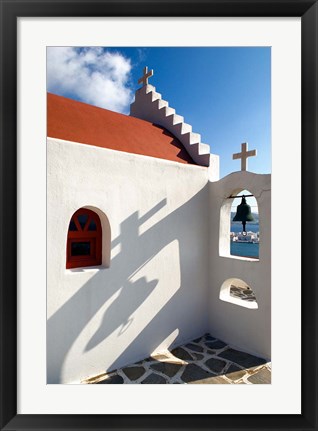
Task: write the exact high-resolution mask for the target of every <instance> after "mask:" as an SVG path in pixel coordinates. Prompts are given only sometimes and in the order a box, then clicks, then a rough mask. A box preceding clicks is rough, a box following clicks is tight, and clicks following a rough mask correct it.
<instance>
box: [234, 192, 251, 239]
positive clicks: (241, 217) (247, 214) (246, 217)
mask: <svg viewBox="0 0 318 431" xmlns="http://www.w3.org/2000/svg"><path fill="white" fill-rule="evenodd" d="M253 220H254V217H253V216H252V212H251V207H250V206H249V205H248V204H247V203H246V199H245V196H244V195H243V196H242V202H241V203H240V204H239V205H238V206H237V208H236V214H235V216H234V218H233V221H241V222H242V225H243V235H246V230H245V225H246V222H247V221H253Z"/></svg>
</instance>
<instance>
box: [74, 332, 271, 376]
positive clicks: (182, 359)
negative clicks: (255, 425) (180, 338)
mask: <svg viewBox="0 0 318 431" xmlns="http://www.w3.org/2000/svg"><path fill="white" fill-rule="evenodd" d="M82 383H90V384H92V383H97V384H139V383H141V384H192V383H196V384H198V383H200V384H270V383H271V363H270V362H267V361H266V360H265V359H263V358H259V357H256V356H253V355H250V354H248V353H245V352H241V351H239V350H236V349H233V348H232V347H230V346H229V345H227V344H225V343H224V342H223V341H221V340H218V339H216V338H214V337H212V336H211V335H209V334H205V335H203V336H202V337H200V338H197V339H195V340H193V341H191V342H189V343H188V344H185V345H184V346H181V347H177V348H175V349H173V350H171V352H170V351H168V350H165V351H161V352H159V353H156V354H154V355H153V356H151V357H149V358H146V359H144V360H142V361H139V362H137V363H135V364H132V365H129V366H127V367H124V368H121V369H118V370H115V371H113V372H111V373H105V374H103V375H100V376H96V377H94V378H91V379H88V380H86V381H84V382H82Z"/></svg>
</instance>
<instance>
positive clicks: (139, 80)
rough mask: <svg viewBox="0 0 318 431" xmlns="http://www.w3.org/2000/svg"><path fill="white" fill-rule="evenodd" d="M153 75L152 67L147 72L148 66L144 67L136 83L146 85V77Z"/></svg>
mask: <svg viewBox="0 0 318 431" xmlns="http://www.w3.org/2000/svg"><path fill="white" fill-rule="evenodd" d="M151 76H153V69H151V70H150V71H149V72H148V66H145V67H144V74H143V76H142V77H141V78H139V79H138V84H141V83H142V84H143V86H145V85H148V79H149V78H150V77H151Z"/></svg>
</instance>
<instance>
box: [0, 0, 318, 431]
mask: <svg viewBox="0 0 318 431" xmlns="http://www.w3.org/2000/svg"><path fill="white" fill-rule="evenodd" d="M0 7H1V9H0V14H1V24H0V27H1V57H0V64H1V87H0V94H1V106H0V113H1V123H0V124H1V128H0V130H1V147H0V148H1V154H0V160H1V177H0V178H1V196H0V208H1V222H0V232H1V243H0V246H1V249H0V258H1V313H0V319H1V364H0V366H1V371H0V372H1V375H0V377H1V382H0V391H1V392H0V396H1V405H0V408H1V418H0V425H1V430H26V429H28V430H62V429H63V430H119V429H120V430H142V429H147V430H157V431H159V430H177V429H182V430H200V429H211V430H224V429H226V430H245V429H262V430H278V429H280V430H283V429H284V430H285V429H286V430H296V429H297V430H317V429H318V420H317V417H318V415H317V405H318V398H317V375H318V373H317V371H318V369H317V364H318V358H317V341H318V334H317V317H316V316H317V312H318V307H317V287H318V286H317V268H318V265H317V240H318V238H317V204H318V196H317V184H318V178H317V173H318V171H317V145H318V136H317V135H318V134H317V130H318V127H317V118H318V112H317V96H318V74H317V60H318V43H317V42H318V5H317V0H315V1H313V0H308V1H306V0H205V1H204V0H199V1H195V0H188V1H187V0H180V1H176V0H173V1H170V2H169V1H164V0H158V1H136V0H133V1H121V0H113V1H107V0H99V1H98V0H97V1H94V0H93V1H89V0H82V1H72V0H66V1H58V2H56V1H54V0H49V1H46V0H42V1H41V2H40V1H31V0H25V1H24V0H20V1H19V0H17V1H15V0H0ZM53 16H55V17H92V16H108V17H115V16H131V17H132V16H135V17H138V16H144V17H147V16H149V17H150V16H152V17H154V16H162V17H164V16H169V17H178V16H182V17H200V16H202V17H206V16H214V17H265V16H266V17H275V16H276V17H301V38H302V41H301V50H302V54H301V74H302V88H301V90H302V98H301V103H302V106H301V113H302V133H301V139H302V142H301V157H302V160H301V170H302V184H301V192H302V198H301V207H302V210H301V215H302V224H301V235H302V239H301V244H302V258H301V272H302V275H301V286H299V288H301V291H302V304H301V312H302V333H301V336H302V370H301V372H302V378H301V380H302V385H301V397H302V413H301V414H295V415H271V414H268V415H254V414H250V415H246V414H244V415H209V414H204V415H147V414H145V415H60V414H56V415H40V414H38V415H37V414H32V415H20V414H17V374H16V370H17V18H18V17H53ZM285 145H287V144H286V143H285ZM295 204H296V205H299V201H298V200H297V197H295ZM290 349H292V346H290ZM287 358H288V354H287ZM290 378H292V376H291V377H290ZM145 413H146V412H145Z"/></svg>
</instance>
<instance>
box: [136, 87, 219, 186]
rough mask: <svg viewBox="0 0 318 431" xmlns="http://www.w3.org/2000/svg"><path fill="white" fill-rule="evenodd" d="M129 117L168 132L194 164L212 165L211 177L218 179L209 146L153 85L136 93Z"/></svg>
mask: <svg viewBox="0 0 318 431" xmlns="http://www.w3.org/2000/svg"><path fill="white" fill-rule="evenodd" d="M130 115H131V116H132V117H136V118H140V119H142V120H146V121H150V122H152V123H155V124H158V125H159V126H162V127H164V128H165V129H167V130H169V132H171V133H172V134H173V135H174V136H175V137H176V138H177V139H178V140H179V141H180V142H181V143H182V145H183V146H184V148H185V149H186V151H187V152H188V154H189V155H190V156H191V158H192V159H193V161H194V162H195V163H197V164H198V165H201V166H211V167H212V165H213V169H214V170H215V172H214V173H213V174H212V177H214V179H218V156H216V155H214V154H210V146H209V145H208V144H203V143H201V136H200V135H199V134H198V133H193V132H192V126H190V124H187V123H185V122H184V118H183V117H182V116H181V115H178V114H176V111H175V109H173V108H170V107H169V104H168V102H167V101H166V100H162V98H161V94H160V93H157V92H156V89H155V87H154V86H153V85H149V84H148V85H144V86H143V87H141V88H139V89H138V90H137V91H136V95H135V101H134V102H133V103H132V104H131V105H130ZM212 159H213V160H212Z"/></svg>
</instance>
